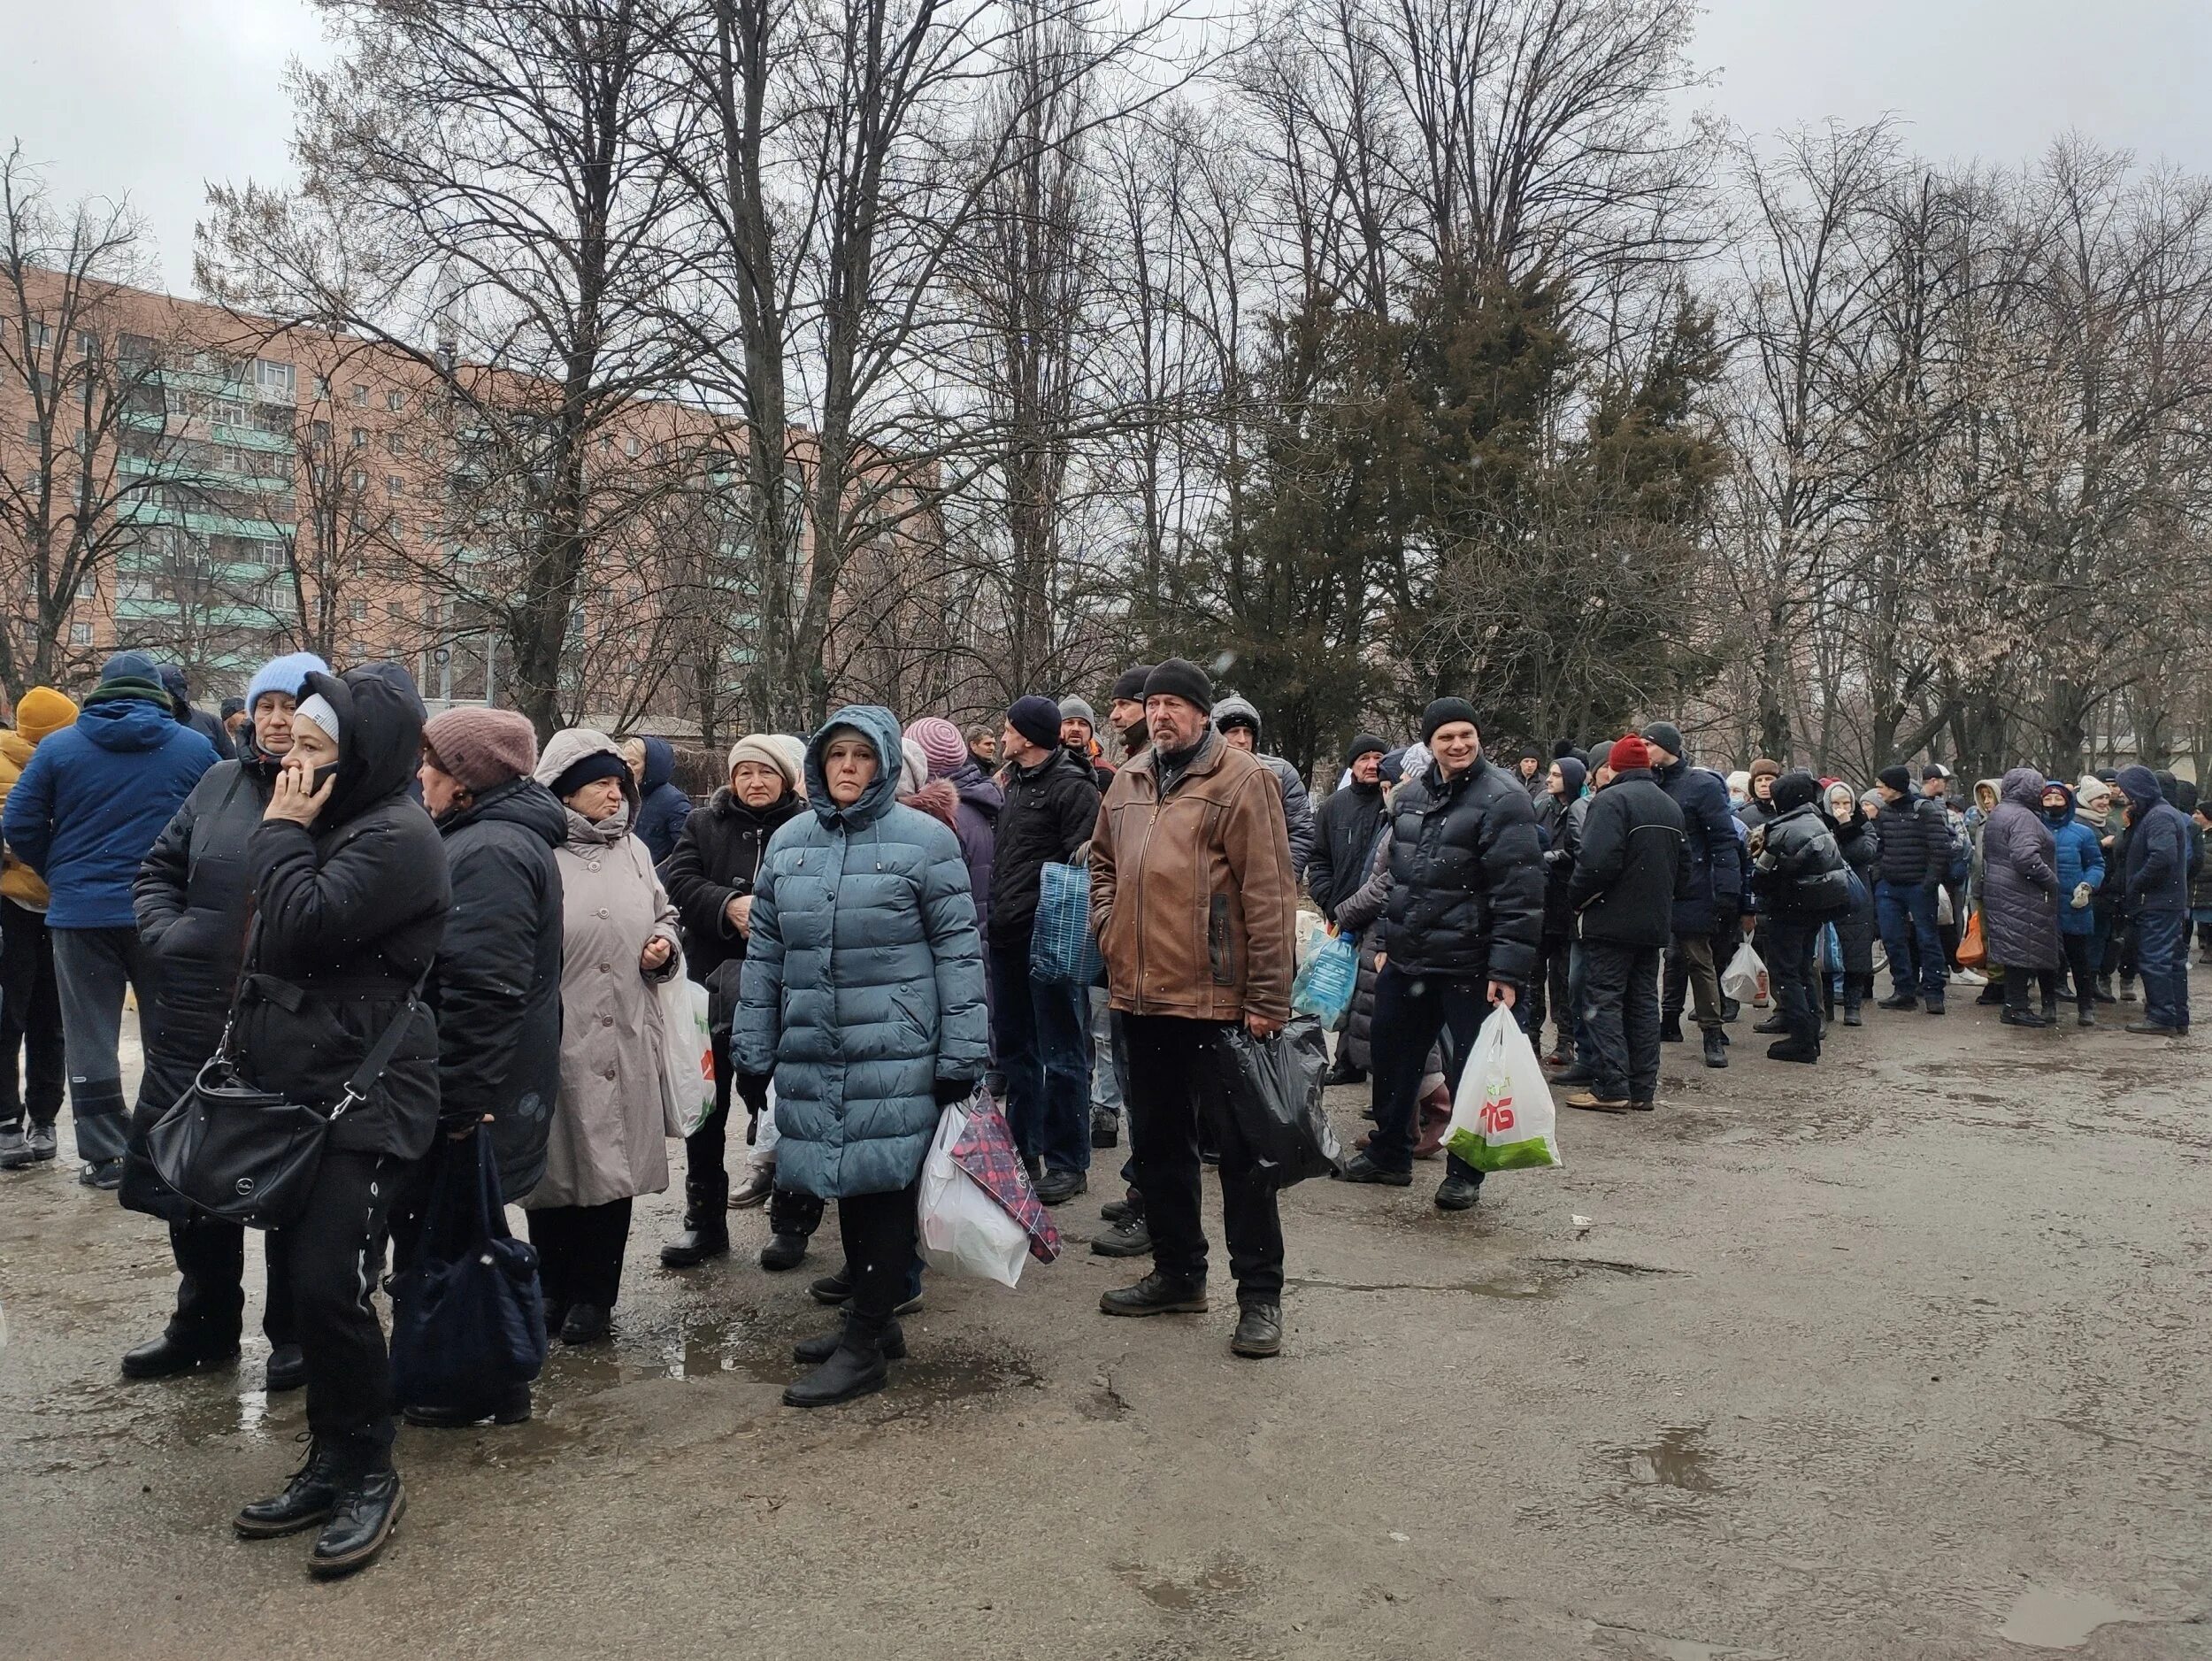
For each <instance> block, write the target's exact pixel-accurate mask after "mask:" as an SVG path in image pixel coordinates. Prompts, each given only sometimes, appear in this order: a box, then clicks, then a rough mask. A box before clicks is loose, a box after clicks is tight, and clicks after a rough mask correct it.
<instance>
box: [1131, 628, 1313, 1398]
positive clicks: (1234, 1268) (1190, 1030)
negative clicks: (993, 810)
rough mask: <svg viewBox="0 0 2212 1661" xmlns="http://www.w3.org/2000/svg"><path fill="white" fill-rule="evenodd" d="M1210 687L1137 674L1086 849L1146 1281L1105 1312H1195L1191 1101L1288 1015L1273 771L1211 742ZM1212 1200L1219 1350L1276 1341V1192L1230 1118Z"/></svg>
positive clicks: (1244, 1350)
mask: <svg viewBox="0 0 2212 1661" xmlns="http://www.w3.org/2000/svg"><path fill="white" fill-rule="evenodd" d="M1212 709H1213V682H1212V681H1210V680H1209V679H1208V678H1207V676H1206V673H1205V671H1203V670H1202V669H1200V668H1199V667H1198V666H1197V665H1195V664H1192V663H1188V662H1186V661H1185V660H1183V659H1182V658H1179V657H1171V658H1170V659H1169V660H1168V661H1167V662H1165V663H1164V664H1162V665H1159V666H1158V667H1157V668H1156V669H1155V670H1153V671H1152V673H1151V674H1150V675H1149V676H1148V678H1147V680H1146V681H1145V700H1144V710H1145V720H1146V722H1147V724H1148V727H1150V730H1151V735H1152V745H1151V748H1150V749H1148V750H1146V751H1145V752H1144V753H1143V754H1142V755H1141V756H1139V757H1136V758H1135V759H1133V760H1132V761H1130V762H1129V763H1127V764H1126V765H1124V766H1123V767H1122V769H1121V770H1120V771H1119V772H1118V773H1116V774H1115V775H1114V781H1113V785H1112V788H1110V789H1109V790H1108V791H1107V792H1106V799H1105V801H1104V802H1103V803H1102V804H1100V807H1099V813H1098V829H1097V832H1096V834H1095V835H1094V838H1093V841H1092V844H1091V925H1092V927H1093V928H1094V931H1095V932H1096V934H1097V935H1098V942H1099V946H1100V949H1101V950H1102V951H1103V953H1104V955H1105V958H1106V976H1107V982H1108V985H1109V987H1110V990H1111V996H1112V1003H1113V1007H1114V1009H1115V1011H1117V1012H1118V1013H1119V1014H1120V1016H1121V1018H1122V1023H1123V1028H1124V1031H1125V1034H1126V1038H1127V1042H1128V1052H1129V1141H1130V1148H1131V1151H1132V1155H1133V1164H1134V1165H1135V1170H1136V1186H1137V1188H1139V1190H1141V1192H1142V1193H1143V1195H1144V1198H1145V1211H1146V1216H1147V1219H1148V1221H1149V1223H1150V1226H1151V1231H1152V1264H1153V1272H1152V1273H1150V1274H1148V1275H1147V1276H1146V1277H1145V1278H1144V1279H1143V1280H1140V1281H1139V1282H1138V1283H1137V1284H1136V1285H1134V1286H1132V1287H1125V1288H1121V1289H1119V1290H1118V1291H1112V1292H1109V1293H1107V1294H1106V1295H1105V1296H1103V1297H1102V1298H1101V1299H1100V1300H1099V1307H1100V1308H1101V1309H1102V1310H1103V1311H1105V1312H1106V1313H1107V1314H1109V1315H1163V1314H1168V1313H1171V1312H1174V1311H1202V1310H1203V1309H1204V1308H1205V1307H1206V1234H1205V1230H1204V1229H1203V1227H1201V1225H1200V1223H1199V1218H1198V1190H1199V1161H1198V1115H1199V1112H1200V1108H1199V1099H1198V1098H1199V1092H1200V1090H1201V1089H1202V1088H1205V1086H1204V1083H1203V1080H1205V1079H1206V1078H1208V1077H1209V1076H1210V1075H1211V1073H1212V1071H1213V1069H1212V1066H1211V1058H1210V1050H1211V1047H1212V1045H1213V1043H1214V1042H1215V1040H1216V1037H1217V1034H1220V1033H1221V1032H1222V1031H1224V1030H1225V1028H1227V1027H1231V1026H1233V1025H1234V1024H1237V1023H1241V1024H1242V1025H1243V1026H1244V1027H1245V1028H1246V1029H1247V1030H1248V1032H1249V1033H1250V1034H1252V1036H1253V1037H1255V1038H1269V1037H1271V1036H1273V1035H1274V1034H1276V1033H1277V1032H1279V1031H1280V1030H1281V1028H1282V1025H1283V1023H1284V1022H1285V1021H1286V1020H1287V1019H1289V1018H1290V980H1291V968H1292V944H1291V939H1292V936H1291V920H1292V918H1293V916H1294V912H1295V910H1296V905H1297V888H1296V885H1295V883H1294V881H1293V880H1292V877H1291V867H1290V844H1289V840H1288V834H1287V832H1286V829H1285V827H1284V823H1283V807H1282V793H1281V791H1280V789H1279V788H1278V787H1277V785H1276V783H1275V775H1274V774H1272V773H1270V772H1269V771H1268V770H1267V769H1266V768H1265V767H1263V766H1262V765H1260V763H1259V762H1258V761H1257V760H1256V758H1254V757H1251V756H1249V755H1247V754H1246V753H1245V752H1243V751H1242V750H1235V749H1233V748H1231V747H1230V746H1229V745H1227V744H1225V743H1224V742H1222V740H1221V737H1220V735H1219V734H1217V733H1216V732H1215V731H1214V730H1213V727H1212V723H1211V721H1210V719H1209V717H1210V714H1211V711H1212ZM1216 1117H1217V1120H1219V1121H1222V1122H1221V1124H1220V1131H1219V1134H1220V1135H1221V1138H1222V1147H1221V1199H1222V1209H1223V1212H1224V1216H1225V1221H1226V1222H1227V1225H1228V1234H1229V1268H1230V1273H1233V1275H1234V1276H1235V1277H1236V1281H1237V1303H1238V1306H1239V1310H1240V1314H1239V1317H1238V1320H1237V1330H1236V1336H1235V1338H1234V1339H1233V1341H1232V1342H1231V1343H1230V1346H1229V1347H1230V1348H1231V1350H1233V1351H1235V1353H1237V1354H1238V1355H1240V1356H1254V1357H1258V1356H1271V1355H1274V1354H1275V1353H1276V1352H1277V1351H1278V1350H1279V1349H1280V1348H1281V1346H1282V1307H1281V1303H1282V1291H1283V1227H1282V1220H1281V1219H1280V1217H1279V1215H1278V1214H1277V1211H1276V1204H1275V1188H1274V1185H1273V1184H1272V1183H1271V1182H1270V1181H1269V1180H1267V1178H1266V1177H1265V1176H1264V1175H1263V1173H1261V1171H1260V1170H1259V1168H1258V1166H1257V1165H1256V1164H1255V1162H1254V1160H1253V1158H1252V1156H1251V1153H1250V1151H1249V1150H1248V1149H1246V1148H1245V1146H1244V1145H1243V1142H1242V1141H1241V1139H1240V1138H1239V1137H1238V1136H1237V1135H1236V1134H1235V1132H1234V1130H1233V1127H1231V1126H1229V1125H1228V1124H1227V1123H1226V1120H1227V1119H1228V1115H1226V1114H1218V1115H1217V1116H1216Z"/></svg>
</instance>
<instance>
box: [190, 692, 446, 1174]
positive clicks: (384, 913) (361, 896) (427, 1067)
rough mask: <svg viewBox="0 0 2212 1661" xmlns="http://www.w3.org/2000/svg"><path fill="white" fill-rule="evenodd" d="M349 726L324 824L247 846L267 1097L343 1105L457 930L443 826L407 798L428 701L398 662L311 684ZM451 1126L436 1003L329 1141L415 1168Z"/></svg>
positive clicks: (251, 1016) (253, 1022) (248, 1024)
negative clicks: (442, 1113)
mask: <svg viewBox="0 0 2212 1661" xmlns="http://www.w3.org/2000/svg"><path fill="white" fill-rule="evenodd" d="M307 684H308V686H309V688H311V690H313V691H315V692H319V693H320V694H321V695H322V696H324V697H326V698H327V699H329V700H330V703H331V705H332V707H333V708H334V709H335V710H336V711H338V716H339V721H340V725H341V726H342V728H343V732H342V735H341V737H340V740H339V749H338V764H337V767H336V769H335V773H336V787H335V788H334V790H333V791H332V793H331V796H330V799H329V801H328V802H326V804H324V806H323V811H322V813H321V814H320V816H319V818H318V819H316V821H315V823H314V824H313V826H311V827H305V826H300V825H296V824H293V823H291V822H290V821H289V820H264V821H263V822H262V823H261V824H260V825H258V826H257V827H255V829H254V833H253V835H252V838H251V839H250V842H248V844H247V852H246V864H247V869H248V872H249V873H250V876H251V879H252V881H253V889H254V904H255V909H256V911H257V917H256V919H255V928H254V935H253V945H252V948H251V950H250V954H249V957H248V960H247V965H246V966H247V976H246V991H245V996H244V997H243V999H242V1002H241V1004H240V1007H239V1012H238V1026H237V1028H236V1031H235V1034H234V1049H235V1050H236V1052H237V1060H238V1064H239V1068H240V1071H241V1072H242V1073H244V1075H245V1076H246V1078H247V1079H248V1080H250V1081H251V1082H253V1083H255V1084H257V1085H258V1086H260V1087H261V1088H263V1089H265V1090H273V1091H278V1092H281V1093H283V1094H285V1095H288V1096H291V1097H292V1098H293V1099H294V1100H295V1101H301V1102H309V1103H315V1104H317V1105H326V1104H330V1103H335V1102H336V1101H337V1100H338V1098H339V1097H340V1096H342V1094H343V1092H344V1089H345V1084H346V1080H348V1079H349V1077H351V1076H352V1074H353V1072H354V1069H355V1068H357V1067H358V1066H359V1065H361V1061H362V1058H363V1057H365V1056H366V1055H367V1054H368V1052H369V1050H371V1049H372V1048H373V1047H374V1045H375V1043H376V1041H377V1039H378V1038H379V1037H380V1036H381V1035H382V1034H383V1031H384V1029H385V1027H387V1026H388V1025H389V1024H390V1022H391V1020H392V1018H393V1017H394V1016H396V1014H398V1013H399V1011H400V1010H401V1009H402V1008H403V1006H404V1004H405V1003H406V1001H407V994H408V991H409V989H410V988H411V987H413V985H414V984H415V982H416V981H417V980H419V979H420V978H422V976H423V974H424V973H425V972H426V970H428V969H429V967H430V966H431V964H432V962H433V961H434V959H435V957H437V953H438V943H439V942H440V941H441V940H442V938H443V937H444V934H445V922H446V912H447V910H448V909H449V906H450V905H451V904H452V897H453V895H452V888H451V887H450V885H449V882H448V880H447V878H446V857H445V847H444V844H443V842H442V841H441V840H440V838H439V835H438V832H437V827H434V825H432V824H431V822H430V816H429V815H428V814H426V813H425V812H424V811H422V807H421V805H420V804H419V803H417V802H416V801H415V800H414V799H413V798H412V797H411V796H409V795H408V790H407V787H408V785H409V783H410V781H411V780H412V779H413V777H414V773H415V766H416V763H417V760H418V758H419V755H420V752H421V749H422V724H423V707H422V700H421V698H420V697H419V696H417V695H416V692H415V683H414V681H412V680H411V679H410V678H409V676H408V674H407V672H406V671H405V670H404V669H402V668H401V667H400V666H399V665H396V664H388V663H387V664H369V665H365V666H364V667H362V668H359V669H354V670H350V671H349V672H348V673H347V674H346V675H345V677H344V679H343V680H334V679H333V678H332V677H330V676H328V675H323V674H315V675H310V676H309V677H308V681H307ZM437 1121H438V1024H437V1018H436V1017H435V1015H434V1014H433V1013H432V1011H431V1009H430V1006H429V1005H428V1004H422V1005H420V1006H419V1008H418V1009H417V1010H416V1011H415V1013H414V1015H413V1017H412V1019H411V1020H410V1022H409V1024H408V1028H407V1031H406V1033H405V1034H404V1036H403V1038H402V1040H401V1042H400V1045H399V1050H398V1053H397V1054H396V1056H395V1057H393V1060H392V1064H391V1065H390V1066H389V1067H388V1068H386V1069H385V1072H384V1076H383V1078H382V1080H380V1081H379V1083H378V1084H377V1086H376V1088H374V1089H373V1090H372V1091H371V1092H370V1093H369V1098H368V1100H367V1101H365V1102H364V1103H360V1104H358V1105H357V1106H356V1107H354V1108H353V1109H351V1110H350V1111H349V1112H347V1113H346V1114H345V1115H344V1116H343V1117H342V1118H341V1119H339V1120H338V1121H337V1122H336V1123H335V1124H334V1125H333V1126H332V1127H331V1131H330V1140H329V1146H330V1147H332V1148H334V1149H338V1150H345V1151H350V1152H356V1153H381V1154H385V1155H388V1156H390V1157H394V1158H398V1159H416V1158H419V1157H422V1155H423V1154H424V1153H425V1152H426V1150H428V1149H429V1146H430V1142H431V1138H432V1136H433V1135H434V1134H435V1132H436V1129H437Z"/></svg>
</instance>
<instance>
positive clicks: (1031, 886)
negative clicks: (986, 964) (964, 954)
mask: <svg viewBox="0 0 2212 1661" xmlns="http://www.w3.org/2000/svg"><path fill="white" fill-rule="evenodd" d="M998 781H999V787H1000V788H1002V789H1003V790H1004V791H1005V792H1006V805H1005V806H1004V807H1002V808H1001V809H1000V810H999V815H998V834H997V838H996V842H995V845H994V848H993V850H992V855H991V921H990V930H991V939H990V943H991V945H992V946H993V947H994V948H997V949H1000V950H1006V949H1010V948H1015V947H1024V948H1025V947H1026V946H1027V945H1028V944H1029V932H1030V929H1031V928H1032V927H1033V925H1034V924H1035V923H1036V920H1037V885H1038V884H1039V882H1041V880H1043V879H1042V877H1041V874H1040V873H1041V872H1042V871H1043V870H1044V868H1045V866H1046V865H1048V864H1062V865H1064V864H1065V863H1066V862H1067V858H1068V856H1069V855H1071V854H1072V853H1073V852H1074V851H1075V850H1077V849H1079V848H1080V847H1081V846H1082V845H1083V844H1084V843H1085V842H1088V841H1090V839H1091V832H1092V831H1093V830H1094V828H1096V827H1097V824H1098V799H1099V798H1098V781H1097V779H1096V778H1095V777H1094V776H1093V774H1092V772H1091V769H1090V766H1089V765H1088V764H1087V763H1085V762H1083V761H1080V760H1079V759H1077V757H1075V756H1074V755H1073V754H1071V752H1070V751H1068V750H1065V749H1064V748H1062V747H1061V746H1060V745H1058V744H1055V745H1054V746H1053V747H1052V753H1051V754H1050V755H1048V756H1047V757H1045V759H1044V760H1042V761H1041V762H1039V763H1038V764H1037V765H1036V766H1035V767H1033V768H1029V767H1008V768H1006V769H1004V770H1003V771H1002V772H1001V773H1000V774H999V776H998Z"/></svg>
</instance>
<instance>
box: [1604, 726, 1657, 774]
mask: <svg viewBox="0 0 2212 1661" xmlns="http://www.w3.org/2000/svg"><path fill="white" fill-rule="evenodd" d="M1605 765H1607V766H1609V767H1610V768H1612V769H1613V771H1614V772H1615V773H1626V772H1627V771H1628V770H1629V769H1630V768H1631V767H1648V766H1649V765H1651V750H1650V748H1649V747H1648V746H1647V744H1645V742H1644V741H1643V740H1642V739H1640V738H1639V737H1637V736H1636V734H1633V733H1631V734H1629V735H1628V736H1627V737H1625V738H1617V739H1615V740H1614V741H1613V748H1612V749H1611V750H1608V751H1607V752H1606V757H1605Z"/></svg>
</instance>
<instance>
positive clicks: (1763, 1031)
mask: <svg viewBox="0 0 2212 1661" xmlns="http://www.w3.org/2000/svg"><path fill="white" fill-rule="evenodd" d="M1789 1029H1790V1023H1789V1018H1788V1017H1787V1016H1786V1015H1784V1014H1783V1013H1782V1012H1781V1011H1779V1010H1778V1011H1775V1012H1774V1013H1773V1014H1771V1015H1770V1016H1768V1017H1767V1018H1766V1019H1764V1020H1763V1021H1760V1022H1758V1023H1757V1024H1756V1025H1755V1026H1754V1027H1752V1029H1751V1030H1752V1031H1753V1032H1755V1033H1757V1034H1759V1035H1760V1036H1761V1037H1762V1038H1771V1037H1772V1036H1773V1035H1774V1034H1777V1033H1786V1032H1787V1031H1789Z"/></svg>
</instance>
